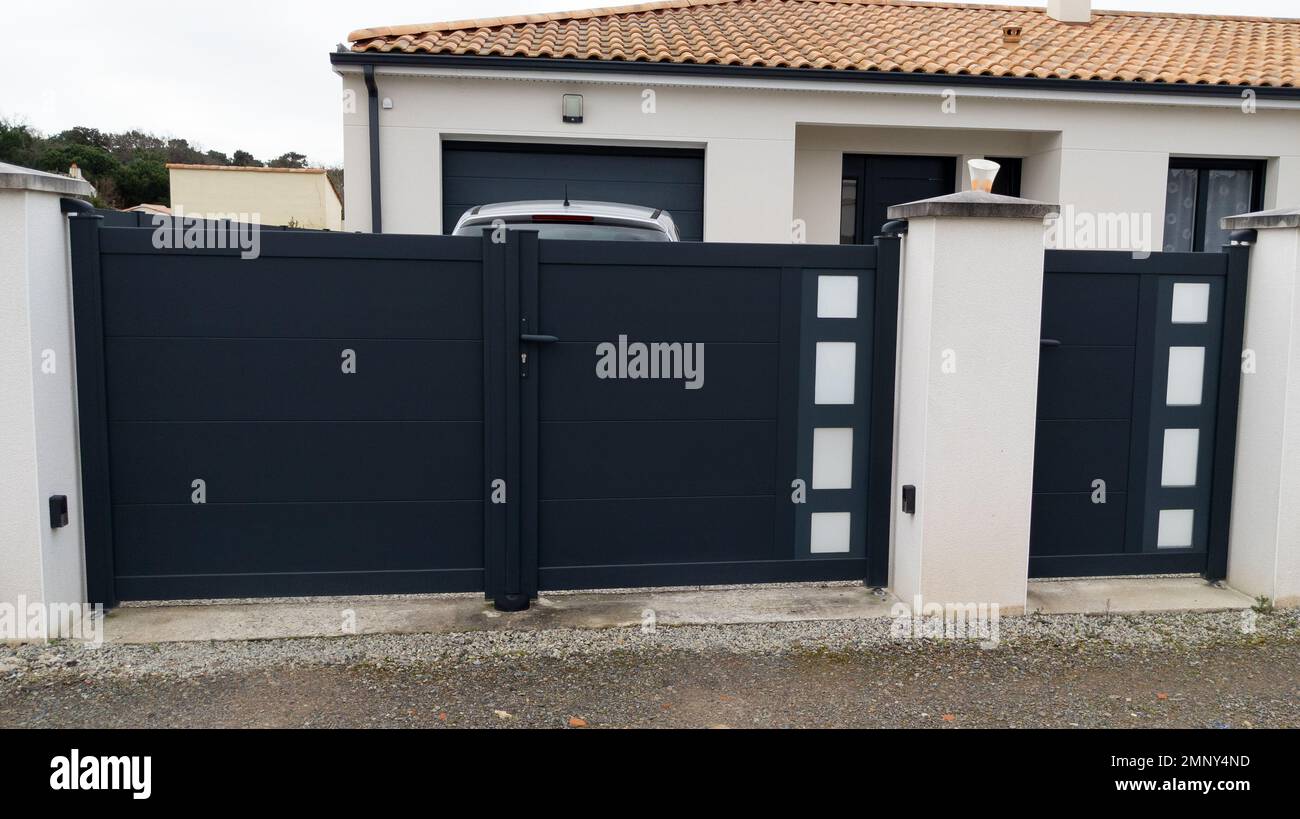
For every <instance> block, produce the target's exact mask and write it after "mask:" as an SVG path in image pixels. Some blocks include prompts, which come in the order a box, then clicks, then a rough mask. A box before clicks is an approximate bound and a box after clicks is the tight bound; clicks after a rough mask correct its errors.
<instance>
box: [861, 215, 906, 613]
mask: <svg viewBox="0 0 1300 819" xmlns="http://www.w3.org/2000/svg"><path fill="white" fill-rule="evenodd" d="M875 244H876V274H875V281H876V292H875V301H874V305H875V316H873V317H872V334H873V337H872V342H871V351H872V361H871V382H872V383H871V407H870V418H871V421H870V423H871V427H870V430H871V443H870V452H871V456H870V462H869V463H868V464H867V577H866V582H867V585H868V586H877V587H884V586H888V585H889V531H890V520H891V512H892V506H893V500H892V499H893V496H894V493H893V481H894V384H895V378H896V372H895V370H896V365H897V356H898V287H899V282H898V279H899V263H900V259H901V250H902V248H901V245H902V242H901V240H900V238H899V237H898V236H897V235H892V236H876V237H875Z"/></svg>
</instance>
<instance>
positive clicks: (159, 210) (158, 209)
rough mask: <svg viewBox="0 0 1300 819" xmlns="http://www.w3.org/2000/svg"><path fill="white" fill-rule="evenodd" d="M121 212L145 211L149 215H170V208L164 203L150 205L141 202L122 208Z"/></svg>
mask: <svg viewBox="0 0 1300 819" xmlns="http://www.w3.org/2000/svg"><path fill="white" fill-rule="evenodd" d="M122 212H123V213H147V214H149V215H150V216H171V215H172V209H171V208H169V207H167V206H166V205H152V204H148V203H141V204H139V205H135V206H133V207H129V208H123V209H122Z"/></svg>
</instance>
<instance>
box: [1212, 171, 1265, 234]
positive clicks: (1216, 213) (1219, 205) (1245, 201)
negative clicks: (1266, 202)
mask: <svg viewBox="0 0 1300 819" xmlns="http://www.w3.org/2000/svg"><path fill="white" fill-rule="evenodd" d="M1254 176H1255V174H1254V172H1253V171H1240V170H1239V171H1228V170H1211V171H1209V172H1208V174H1207V176H1206V180H1205V183H1206V186H1207V187H1206V191H1205V243H1204V244H1203V245H1202V246H1201V248H1200V249H1201V250H1205V251H1208V252H1211V253H1217V252H1218V250H1219V247H1220V246H1222V245H1223V244H1225V243H1227V241H1228V231H1226V230H1224V229H1223V228H1221V227H1219V220H1220V219H1221V218H1223V217H1224V216H1235V215H1237V214H1238V213H1248V212H1249V211H1250V187H1251V183H1252V182H1253V180H1254Z"/></svg>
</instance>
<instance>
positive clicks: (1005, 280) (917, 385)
mask: <svg viewBox="0 0 1300 819" xmlns="http://www.w3.org/2000/svg"><path fill="white" fill-rule="evenodd" d="M1042 230H1043V226H1042V222H1041V220H1038V219H1008V218H991V217H990V218H985V217H965V218H933V217H925V218H913V219H911V220H909V227H908V233H907V236H906V238H905V239H904V242H903V258H904V267H903V293H902V300H903V307H902V327H901V328H900V337H899V344H900V346H901V364H900V367H899V391H898V401H899V406H898V431H897V437H898V450H897V468H896V473H897V477H896V486H895V505H897V504H898V492H899V491H900V489H899V487H901V486H902V485H905V484H912V485H914V486H916V487H917V507H916V513H915V514H914V515H907V514H896V515H895V534H894V547H893V560H892V565H893V578H892V580H893V583H892V585H893V589H894V593H895V594H896V595H897V596H899V597H900V598H902V599H904V600H909V601H910V600H911V599H912V598H913V596H914V595H918V594H919V595H921V597H922V598H923V600H924V601H925V602H927V603H928V602H938V603H944V604H947V603H977V604H978V603H996V604H998V605H999V606H1000V607H1001V609H1002V612H1003V613H1007V614H1011V613H1016V612H1021V611H1023V610H1024V606H1025V594H1026V583H1027V580H1028V573H1029V523H1030V508H1031V503H1032V490H1033V472H1034V424H1035V421H1034V418H1035V410H1036V406H1037V396H1038V352H1039V329H1040V327H1039V324H1040V316H1041V304H1042V283H1043V243H1042Z"/></svg>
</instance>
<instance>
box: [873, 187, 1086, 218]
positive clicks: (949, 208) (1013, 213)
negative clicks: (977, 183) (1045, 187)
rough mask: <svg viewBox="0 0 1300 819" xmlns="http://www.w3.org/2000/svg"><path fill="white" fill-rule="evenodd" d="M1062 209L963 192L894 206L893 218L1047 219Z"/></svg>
mask: <svg viewBox="0 0 1300 819" xmlns="http://www.w3.org/2000/svg"><path fill="white" fill-rule="evenodd" d="M1060 210H1061V208H1060V206H1059V205H1053V204H1050V203H1048V202H1038V201H1036V200H1034V199H1021V198H1020V197H1018V196H1002V195H1001V194H997V193H985V192H984V191H962V192H961V193H950V194H948V195H947V196H936V197H934V198H933V199H921V200H918V201H916V202H905V203H904V204H901V205H891V206H890V207H889V211H888V215H889V218H890V219H915V218H918V217H921V216H983V217H996V218H1001V219H1043V218H1045V217H1047V216H1050V215H1051V214H1054V213H1059V212H1060Z"/></svg>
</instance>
